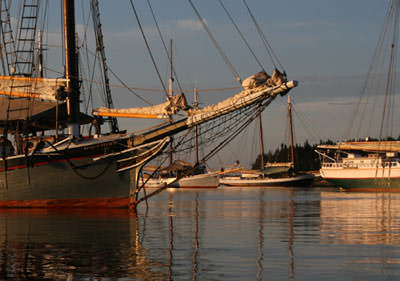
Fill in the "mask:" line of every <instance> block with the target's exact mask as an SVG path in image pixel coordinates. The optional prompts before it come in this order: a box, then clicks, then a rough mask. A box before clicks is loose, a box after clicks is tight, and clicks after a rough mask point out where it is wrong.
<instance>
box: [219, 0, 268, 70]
mask: <svg viewBox="0 0 400 281" xmlns="http://www.w3.org/2000/svg"><path fill="white" fill-rule="evenodd" d="M218 2H219V4H220V5H221V7H222V8H223V9H224V11H225V13H226V15H227V16H228V18H229V20H230V21H231V23H232V24H233V26H234V27H235V29H236V31H237V32H238V33H239V35H240V37H241V38H242V40H243V42H244V43H245V44H246V46H247V48H248V49H249V51H250V53H251V54H252V55H253V57H254V59H255V61H256V62H257V64H258V66H259V67H260V68H261V69H262V70H263V71H264V72H265V69H264V67H263V65H262V64H261V62H260V60H259V59H258V58H257V56H256V54H255V53H254V51H253V49H252V48H251V47H250V44H249V42H248V41H247V40H246V38H245V37H244V35H243V33H242V31H241V30H240V29H239V27H238V26H237V24H236V23H235V21H234V20H233V18H232V16H231V14H230V13H229V11H228V10H227V9H226V7H225V5H224V3H223V2H222V0H218Z"/></svg>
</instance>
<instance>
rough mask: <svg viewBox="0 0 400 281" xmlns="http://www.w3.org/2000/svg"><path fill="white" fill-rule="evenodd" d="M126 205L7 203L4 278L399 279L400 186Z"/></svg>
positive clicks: (1, 231) (173, 195) (231, 192)
mask: <svg viewBox="0 0 400 281" xmlns="http://www.w3.org/2000/svg"><path fill="white" fill-rule="evenodd" d="M147 203H148V205H147V206H146V204H145V203H143V204H141V205H140V206H139V208H138V213H137V214H136V215H135V214H134V213H131V212H129V211H127V210H123V209H114V210H88V209H75V210H62V209H58V210H46V209H1V210H0V280H14V279H15V280H35V279H36V280H400V194H397V193H346V192H340V191H339V190H337V189H334V188H274V187H267V188H262V187H252V188H245V187H242V188H241V187H219V188H217V189H212V190H211V189H207V190H178V189H170V190H167V191H164V192H162V193H161V194H159V195H157V196H155V197H153V198H151V199H150V200H149V201H148V202H147Z"/></svg>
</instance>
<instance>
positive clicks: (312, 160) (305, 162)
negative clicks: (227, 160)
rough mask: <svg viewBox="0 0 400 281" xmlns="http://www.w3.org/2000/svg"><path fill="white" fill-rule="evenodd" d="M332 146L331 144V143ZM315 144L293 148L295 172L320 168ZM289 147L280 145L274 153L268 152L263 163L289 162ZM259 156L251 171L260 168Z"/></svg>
mask: <svg viewBox="0 0 400 281" xmlns="http://www.w3.org/2000/svg"><path fill="white" fill-rule="evenodd" d="M332 144H333V142H332ZM316 148H317V144H314V145H311V144H309V142H308V141H306V142H304V144H303V145H301V144H297V145H295V147H294V158H295V162H296V165H295V166H296V171H311V170H318V169H319V168H320V160H319V156H318V154H317V153H315V151H314V150H315V149H316ZM289 159H290V147H289V146H288V145H286V144H283V143H282V144H281V145H280V147H278V148H277V149H275V151H271V150H270V151H268V152H267V153H266V154H264V161H265V163H275V162H289V161H290V160H289ZM260 164H261V154H259V155H258V156H257V159H256V161H255V162H254V163H253V166H252V169H260V168H261V165H260Z"/></svg>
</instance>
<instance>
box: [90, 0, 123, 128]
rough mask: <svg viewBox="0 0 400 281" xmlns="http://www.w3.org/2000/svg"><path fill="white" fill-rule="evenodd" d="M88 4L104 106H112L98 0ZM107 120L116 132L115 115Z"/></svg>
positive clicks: (116, 121) (92, 0) (116, 122)
mask: <svg viewBox="0 0 400 281" xmlns="http://www.w3.org/2000/svg"><path fill="white" fill-rule="evenodd" d="M90 6H91V8H92V18H93V26H94V32H95V35H96V44H97V51H98V52H99V54H100V57H101V61H102V67H103V78H104V96H105V101H106V106H107V108H114V103H113V100H112V95H111V89H110V79H109V77H108V66H107V61H106V53H105V48H104V42H103V31H102V27H101V23H100V10H99V1H98V0H91V1H90ZM107 121H108V122H109V124H110V129H111V132H113V133H116V132H118V131H119V128H118V120H117V118H116V117H108V118H107Z"/></svg>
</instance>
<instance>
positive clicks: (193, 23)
mask: <svg viewBox="0 0 400 281" xmlns="http://www.w3.org/2000/svg"><path fill="white" fill-rule="evenodd" d="M203 21H204V22H205V23H207V21H206V20H205V19H203ZM176 25H177V26H178V28H179V29H183V30H188V31H200V30H202V29H203V26H202V24H201V22H199V21H197V20H192V19H182V20H178V21H177V22H176Z"/></svg>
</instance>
